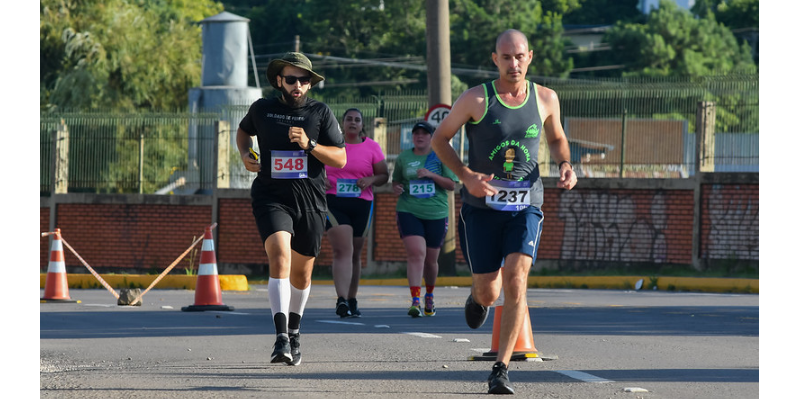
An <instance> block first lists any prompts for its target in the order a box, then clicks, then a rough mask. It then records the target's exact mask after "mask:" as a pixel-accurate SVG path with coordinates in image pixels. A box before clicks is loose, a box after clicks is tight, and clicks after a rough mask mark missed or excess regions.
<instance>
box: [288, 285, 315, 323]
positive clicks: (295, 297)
mask: <svg viewBox="0 0 799 399" xmlns="http://www.w3.org/2000/svg"><path fill="white" fill-rule="evenodd" d="M310 293H311V285H310V284H308V287H307V288H305V289H304V290H301V289H299V288H297V287H295V286H293V285H292V286H291V303H290V304H289V312H291V313H296V314H298V315H300V316H302V314H303V312H305V304H306V303H308V295H310Z"/></svg>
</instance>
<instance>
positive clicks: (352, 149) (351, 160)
mask: <svg viewBox="0 0 799 399" xmlns="http://www.w3.org/2000/svg"><path fill="white" fill-rule="evenodd" d="M344 149H345V150H346V151H347V164H346V165H344V168H342V169H339V168H334V167H330V166H327V165H325V171H326V172H327V181H328V182H329V183H330V189H329V190H327V192H325V194H333V195H335V194H336V180H337V179H360V178H362V177H367V176H373V175H374V174H375V172H374V167H373V166H372V165H374V164H376V163H378V162H380V161H382V160H384V159H385V158H386V156H385V155H384V154H383V150H381V149H380V144H377V142H376V141H374V140H372V139H370V138H368V137H365V138H364V140H363V142H362V143H358V144H350V143H345V144H344ZM358 198H360V199H364V200H367V201H372V200H373V199H374V193H373V192H372V186H369V187H367V188H365V189H363V190H361V195H360V196H359V197H358Z"/></svg>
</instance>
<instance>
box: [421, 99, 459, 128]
mask: <svg viewBox="0 0 799 399" xmlns="http://www.w3.org/2000/svg"><path fill="white" fill-rule="evenodd" d="M450 109H452V107H450V106H449V105H447V104H436V105H434V106H432V107H430V109H428V110H427V114H426V115H425V116H424V120H426V121H427V122H428V123H429V124H431V125H433V127H435V128H438V125H440V124H441V121H443V120H444V118H446V117H447V115H449V110H450Z"/></svg>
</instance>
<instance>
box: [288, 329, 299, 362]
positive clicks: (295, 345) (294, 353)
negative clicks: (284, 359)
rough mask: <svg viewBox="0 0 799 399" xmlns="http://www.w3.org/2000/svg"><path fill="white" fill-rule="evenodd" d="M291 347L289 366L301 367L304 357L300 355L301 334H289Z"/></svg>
mask: <svg viewBox="0 0 799 399" xmlns="http://www.w3.org/2000/svg"><path fill="white" fill-rule="evenodd" d="M289 345H290V346H291V362H289V363H288V364H290V365H292V366H299V365H300V363H302V355H301V354H300V333H296V334H289Z"/></svg>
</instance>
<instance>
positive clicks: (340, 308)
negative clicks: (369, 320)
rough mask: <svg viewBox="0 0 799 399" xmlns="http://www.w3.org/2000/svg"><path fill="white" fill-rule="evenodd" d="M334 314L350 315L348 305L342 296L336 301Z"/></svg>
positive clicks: (340, 315) (342, 316)
mask: <svg viewBox="0 0 799 399" xmlns="http://www.w3.org/2000/svg"><path fill="white" fill-rule="evenodd" d="M336 314H337V315H339V317H341V318H344V317H347V316H352V314H351V313H350V307H349V305H347V300H346V299H344V297H338V301H336Z"/></svg>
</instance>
